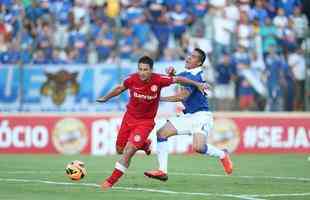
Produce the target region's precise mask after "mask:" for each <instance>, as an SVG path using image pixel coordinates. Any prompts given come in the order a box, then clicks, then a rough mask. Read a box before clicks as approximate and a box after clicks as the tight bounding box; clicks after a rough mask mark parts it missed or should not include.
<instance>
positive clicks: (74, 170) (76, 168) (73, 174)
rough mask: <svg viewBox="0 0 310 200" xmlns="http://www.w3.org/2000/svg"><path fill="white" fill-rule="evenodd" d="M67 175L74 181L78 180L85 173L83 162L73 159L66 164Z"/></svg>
mask: <svg viewBox="0 0 310 200" xmlns="http://www.w3.org/2000/svg"><path fill="white" fill-rule="evenodd" d="M66 174H67V176H68V177H69V178H70V179H71V180H74V181H79V180H81V179H82V178H84V177H85V176H86V174H87V172H86V168H85V164H84V162H82V161H79V160H74V161H72V162H70V163H69V164H68V165H67V166H66Z"/></svg>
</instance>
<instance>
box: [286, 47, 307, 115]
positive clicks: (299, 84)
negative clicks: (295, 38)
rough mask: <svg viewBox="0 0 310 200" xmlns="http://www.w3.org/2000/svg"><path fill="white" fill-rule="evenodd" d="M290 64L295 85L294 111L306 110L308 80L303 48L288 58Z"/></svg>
mask: <svg viewBox="0 0 310 200" xmlns="http://www.w3.org/2000/svg"><path fill="white" fill-rule="evenodd" d="M288 64H289V67H290V68H291V69H292V72H293V75H294V83H295V100H294V110H299V111H300V110H303V109H304V102H305V99H304V98H305V97H304V91H305V80H306V61H305V58H304V55H303V51H302V49H301V48H298V49H296V51H295V52H293V53H291V54H290V55H289V56H288Z"/></svg>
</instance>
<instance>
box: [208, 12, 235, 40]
mask: <svg viewBox="0 0 310 200" xmlns="http://www.w3.org/2000/svg"><path fill="white" fill-rule="evenodd" d="M213 23H214V25H213V26H214V40H215V41H216V42H217V43H220V44H222V45H229V44H230V42H231V41H230V37H231V33H232V32H233V30H234V29H235V23H234V22H233V21H231V20H229V19H227V18H224V17H216V18H215V19H214V21H213Z"/></svg>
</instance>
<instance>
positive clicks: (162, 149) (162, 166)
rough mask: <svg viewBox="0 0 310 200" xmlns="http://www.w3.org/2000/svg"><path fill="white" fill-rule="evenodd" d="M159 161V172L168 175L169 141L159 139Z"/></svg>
mask: <svg viewBox="0 0 310 200" xmlns="http://www.w3.org/2000/svg"><path fill="white" fill-rule="evenodd" d="M157 159H158V165H159V170H161V171H163V172H165V173H166V174H167V173H168V140H167V139H161V138H157Z"/></svg>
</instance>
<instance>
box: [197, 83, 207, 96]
mask: <svg viewBox="0 0 310 200" xmlns="http://www.w3.org/2000/svg"><path fill="white" fill-rule="evenodd" d="M198 89H199V91H200V92H201V93H203V94H204V95H208V91H209V90H210V85H209V84H207V83H201V84H199V86H198Z"/></svg>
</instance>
